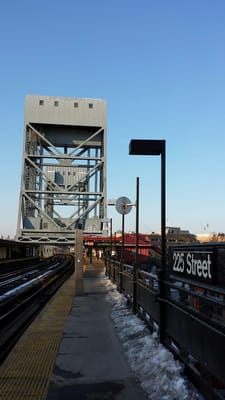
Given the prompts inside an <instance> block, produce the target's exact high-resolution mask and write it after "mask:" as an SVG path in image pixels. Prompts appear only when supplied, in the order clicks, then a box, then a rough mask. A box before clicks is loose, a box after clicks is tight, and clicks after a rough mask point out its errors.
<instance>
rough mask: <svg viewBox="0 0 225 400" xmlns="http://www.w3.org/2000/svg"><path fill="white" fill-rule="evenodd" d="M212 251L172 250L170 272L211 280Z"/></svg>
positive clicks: (191, 277)
mask: <svg viewBox="0 0 225 400" xmlns="http://www.w3.org/2000/svg"><path fill="white" fill-rule="evenodd" d="M212 265H213V251H201V250H197V251H192V250H189V251H187V250H174V251H173V253H172V272H173V273H179V274H182V275H184V276H185V277H187V278H190V279H196V280H201V281H202V280H203V281H208V282H209V281H210V282H211V281H212V279H213V270H212Z"/></svg>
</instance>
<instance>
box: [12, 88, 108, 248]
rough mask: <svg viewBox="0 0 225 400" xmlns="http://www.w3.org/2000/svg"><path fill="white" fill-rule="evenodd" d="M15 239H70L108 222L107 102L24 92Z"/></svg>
mask: <svg viewBox="0 0 225 400" xmlns="http://www.w3.org/2000/svg"><path fill="white" fill-rule="evenodd" d="M24 125H25V127H24V148H23V166H22V177H21V190H20V202H19V212H18V225H17V240H19V241H23V242H24V241H25V242H35V243H46V244H47V243H50V244H53V243H72V244H73V243H74V231H75V229H82V230H84V232H85V231H86V232H88V233H90V232H92V233H94V234H102V233H103V232H104V223H105V221H106V212H107V201H106V103H105V101H104V100H99V99H79V98H64V97H49V96H27V97H26V107H25V124H24Z"/></svg>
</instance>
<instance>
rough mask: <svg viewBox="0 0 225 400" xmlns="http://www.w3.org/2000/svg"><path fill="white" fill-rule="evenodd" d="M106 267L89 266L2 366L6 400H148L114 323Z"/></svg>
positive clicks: (0, 388) (0, 391) (1, 394)
mask: <svg viewBox="0 0 225 400" xmlns="http://www.w3.org/2000/svg"><path fill="white" fill-rule="evenodd" d="M103 273H104V264H103V262H102V261H101V260H95V259H94V260H93V262H92V264H90V263H89V262H88V260H87V261H86V262H84V265H83V268H80V269H77V271H76V273H75V274H73V275H72V276H71V277H70V278H69V279H68V280H67V281H66V282H65V283H64V284H63V286H62V287H61V288H60V289H59V290H58V292H57V293H56V294H55V296H54V297H53V298H52V299H51V301H50V302H49V303H48V304H47V305H46V307H45V308H44V309H43V310H42V312H41V313H40V314H39V316H38V317H37V318H36V319H35V321H34V322H33V323H32V324H31V325H30V327H29V328H28V329H27V330H26V332H25V333H24V335H23V336H22V337H21V339H20V340H19V341H18V343H17V344H16V346H15V348H14V349H13V351H12V353H11V354H10V355H9V357H8V358H7V359H6V360H5V362H4V363H3V364H2V365H1V367H0V399H1V400H3V399H4V400H9V399H10V400H14V399H16V400H59V399H60V400H62V399H63V400H74V399H76V400H101V399H104V400H127V399H129V400H146V399H147V398H148V397H147V395H146V394H145V392H144V391H143V390H142V388H141V386H140V383H139V381H138V380H137V378H136V377H135V375H134V373H133V372H132V371H131V369H130V367H129V365H128V362H127V360H126V358H125V355H124V350H123V348H122V344H121V343H120V340H119V338H118V336H117V333H116V331H115V329H114V323H113V321H112V319H111V309H112V305H111V304H110V303H109V302H108V301H107V300H106V296H107V293H108V289H107V287H106V285H105V281H104V279H102V274H103Z"/></svg>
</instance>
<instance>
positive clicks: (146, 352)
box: [105, 278, 203, 400]
mask: <svg viewBox="0 0 225 400" xmlns="http://www.w3.org/2000/svg"><path fill="white" fill-rule="evenodd" d="M105 284H106V287H107V288H108V290H109V292H108V294H107V297H106V300H107V301H108V302H110V303H111V304H112V306H113V309H112V319H113V321H114V323H115V328H116V330H117V332H118V335H119V337H120V340H121V342H122V344H123V346H124V350H125V353H126V355H127V358H128V362H129V364H130V366H131V368H132V370H133V371H134V372H135V374H136V376H137V377H138V378H139V380H140V382H141V385H142V387H143V389H144V390H145V391H146V393H147V394H148V395H149V399H151V400H203V398H202V396H201V395H200V394H199V393H197V391H196V390H195V389H194V388H193V387H192V385H191V384H189V382H188V381H187V380H186V379H185V378H184V377H182V366H181V364H180V363H179V361H176V360H175V359H174V357H173V355H172V353H171V352H170V351H169V350H167V349H166V348H165V347H164V346H163V345H162V344H161V343H159V342H158V340H157V338H156V337H155V335H154V334H153V335H152V334H151V332H150V331H149V329H148V328H147V326H146V324H145V323H144V322H143V321H142V320H141V319H140V318H138V317H137V316H135V315H134V314H133V312H132V310H130V309H129V308H128V306H127V300H126V298H125V297H124V296H123V295H122V294H120V293H119V292H118V291H117V289H116V286H115V285H113V284H112V283H111V282H110V280H109V279H107V278H105Z"/></svg>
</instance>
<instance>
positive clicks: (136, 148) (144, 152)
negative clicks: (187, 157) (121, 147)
mask: <svg viewBox="0 0 225 400" xmlns="http://www.w3.org/2000/svg"><path fill="white" fill-rule="evenodd" d="M164 149H165V140H148V139H132V140H131V141H130V144H129V154H130V155H139V156H160V155H161V154H163V153H164Z"/></svg>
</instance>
